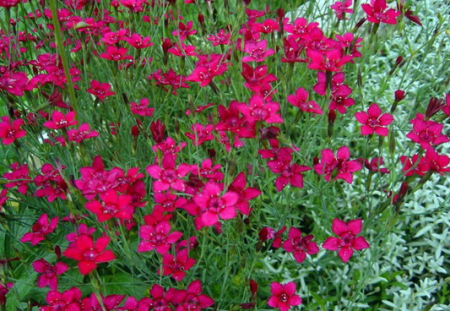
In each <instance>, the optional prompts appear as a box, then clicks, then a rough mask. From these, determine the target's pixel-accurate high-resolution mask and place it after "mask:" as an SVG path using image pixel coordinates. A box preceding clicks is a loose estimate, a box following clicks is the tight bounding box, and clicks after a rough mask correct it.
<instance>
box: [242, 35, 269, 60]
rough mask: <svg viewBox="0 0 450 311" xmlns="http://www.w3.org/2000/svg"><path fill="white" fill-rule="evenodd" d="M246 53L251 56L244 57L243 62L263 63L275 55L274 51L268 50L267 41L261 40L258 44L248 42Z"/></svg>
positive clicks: (245, 47) (245, 48)
mask: <svg viewBox="0 0 450 311" xmlns="http://www.w3.org/2000/svg"><path fill="white" fill-rule="evenodd" d="M244 52H245V53H247V54H250V55H249V56H244V57H243V58H242V62H244V63H248V62H253V61H255V62H257V63H259V62H263V61H265V60H266V58H267V57H268V56H270V55H273V54H275V51H274V50H272V49H268V50H267V41H266V40H261V41H258V42H247V43H246V44H245V46H244Z"/></svg>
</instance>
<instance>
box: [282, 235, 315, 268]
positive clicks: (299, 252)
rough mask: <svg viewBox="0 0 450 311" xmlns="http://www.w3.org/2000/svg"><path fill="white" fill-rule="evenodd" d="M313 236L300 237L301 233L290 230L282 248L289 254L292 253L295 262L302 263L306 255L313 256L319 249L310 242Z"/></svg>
mask: <svg viewBox="0 0 450 311" xmlns="http://www.w3.org/2000/svg"><path fill="white" fill-rule="evenodd" d="M313 238H314V236H313V235H305V236H304V237H302V232H301V231H300V230H299V229H297V228H290V229H289V233H288V239H287V240H286V241H284V243H283V248H284V249H285V250H286V251H287V252H290V253H293V255H294V258H295V260H296V261H297V262H298V263H302V262H303V261H304V260H305V258H306V254H308V255H314V254H316V253H318V252H319V247H318V246H317V244H316V242H312V239H313Z"/></svg>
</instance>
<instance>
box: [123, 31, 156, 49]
mask: <svg viewBox="0 0 450 311" xmlns="http://www.w3.org/2000/svg"><path fill="white" fill-rule="evenodd" d="M123 40H124V41H126V42H128V44H129V45H131V46H132V47H134V48H136V49H143V48H146V47H149V46H152V45H153V42H151V41H150V40H151V38H150V37H145V38H142V36H141V35H140V34H138V33H134V34H132V35H131V36H130V37H128V38H124V39H123Z"/></svg>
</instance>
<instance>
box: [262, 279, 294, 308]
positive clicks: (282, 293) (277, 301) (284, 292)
mask: <svg viewBox="0 0 450 311" xmlns="http://www.w3.org/2000/svg"><path fill="white" fill-rule="evenodd" d="M270 293H271V294H272V296H271V297H270V298H269V300H268V301H267V304H268V305H269V306H271V307H272V308H278V309H280V311H287V310H289V309H290V308H291V307H293V306H298V305H300V304H301V303H302V299H301V298H300V296H299V295H296V294H295V283H294V282H289V283H287V284H281V283H277V282H273V283H271V284H270Z"/></svg>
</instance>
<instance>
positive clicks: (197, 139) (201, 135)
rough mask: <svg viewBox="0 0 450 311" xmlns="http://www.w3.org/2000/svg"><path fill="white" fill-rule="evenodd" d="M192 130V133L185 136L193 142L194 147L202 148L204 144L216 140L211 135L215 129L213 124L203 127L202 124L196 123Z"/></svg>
mask: <svg viewBox="0 0 450 311" xmlns="http://www.w3.org/2000/svg"><path fill="white" fill-rule="evenodd" d="M191 129H192V133H185V135H186V137H188V138H189V139H191V140H192V143H193V144H194V146H200V145H201V144H203V143H204V142H206V141H210V140H213V139H214V135H213V134H211V132H212V131H213V129H214V125H212V124H207V125H201V124H200V123H195V124H194V125H192V127H191Z"/></svg>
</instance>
